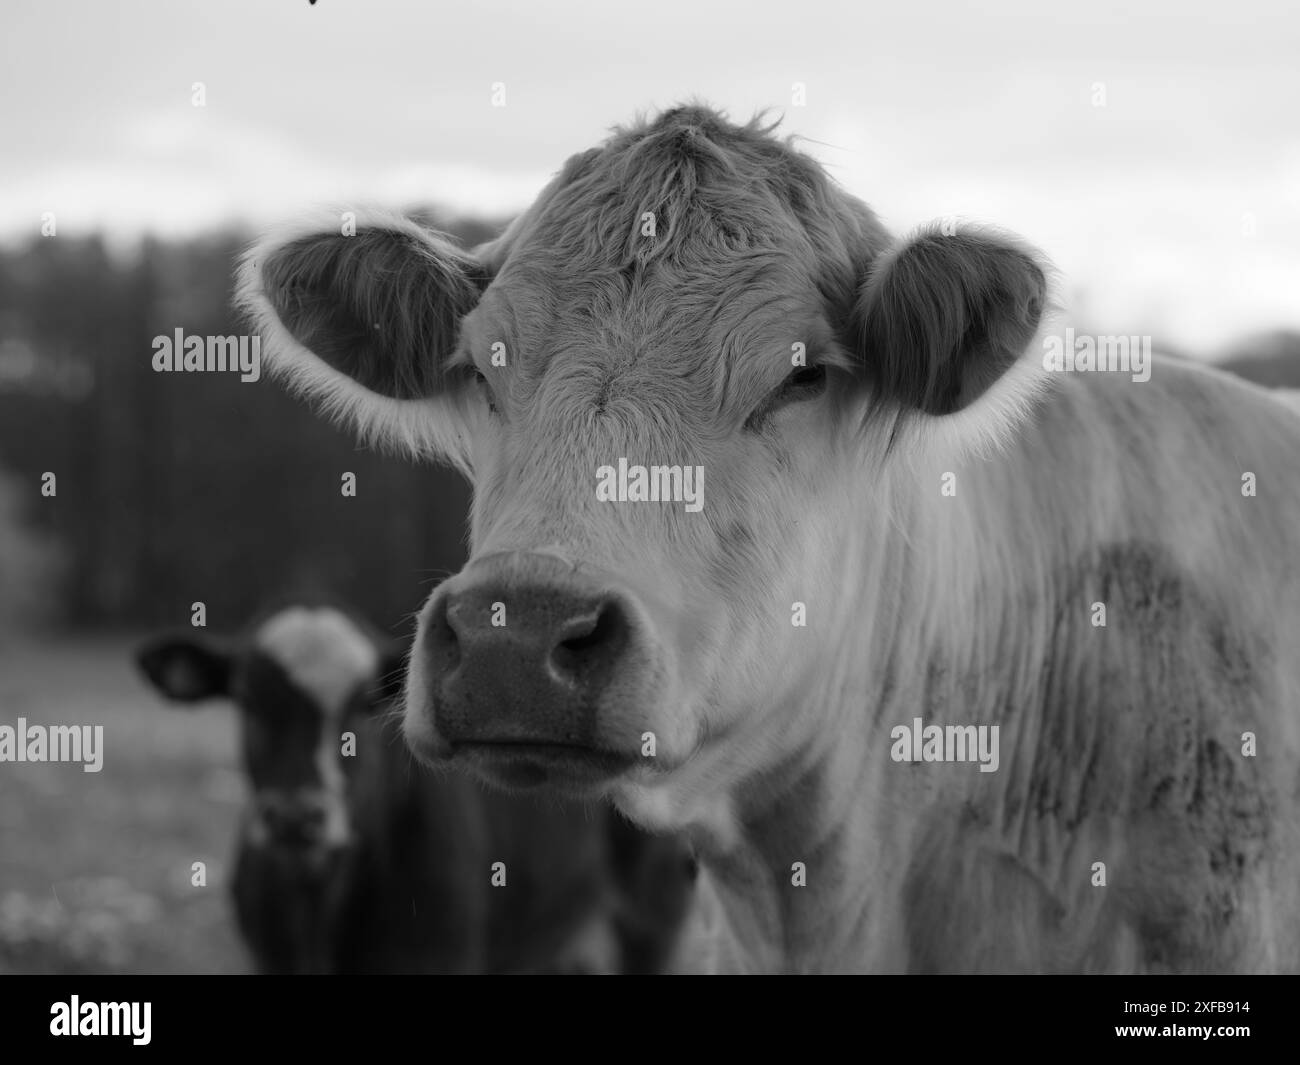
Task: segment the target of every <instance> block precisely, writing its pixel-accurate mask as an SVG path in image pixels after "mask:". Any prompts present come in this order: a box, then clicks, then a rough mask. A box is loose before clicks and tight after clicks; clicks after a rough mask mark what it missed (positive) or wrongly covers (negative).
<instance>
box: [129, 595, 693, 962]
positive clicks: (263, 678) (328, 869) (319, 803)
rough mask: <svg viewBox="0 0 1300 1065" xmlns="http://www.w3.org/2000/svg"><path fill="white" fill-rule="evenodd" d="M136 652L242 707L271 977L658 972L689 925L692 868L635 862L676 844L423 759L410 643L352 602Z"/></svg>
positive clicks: (182, 684) (249, 914)
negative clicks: (647, 876)
mask: <svg viewBox="0 0 1300 1065" xmlns="http://www.w3.org/2000/svg"><path fill="white" fill-rule="evenodd" d="M137 660H138V662H139V665H140V667H141V669H142V670H143V671H144V673H145V675H146V676H147V677H148V678H149V680H150V681H151V682H152V683H153V685H154V686H155V687H156V688H157V689H158V690H159V691H160V692H162V693H163V695H165V696H166V697H167V698H168V699H170V700H172V701H173V702H176V703H181V704H193V703H196V702H199V701H202V700H206V699H210V698H218V697H227V698H230V699H232V700H234V702H235V703H236V704H237V705H238V707H239V710H240V720H241V729H240V731H241V738H242V745H243V759H244V764H245V769H246V771H247V774H248V777H249V781H250V784H251V788H252V802H251V803H250V805H249V808H248V809H247V811H246V813H245V816H244V820H243V823H242V827H241V831H240V837H239V842H238V847H237V857H236V864H235V874H234V883H233V892H234V899H235V909H236V913H237V917H238V921H239V927H240V930H241V932H242V933H243V935H244V938H245V939H246V941H247V942H248V945H249V947H250V948H251V950H252V953H253V955H254V958H255V960H256V963H257V965H258V968H259V969H260V970H261V971H264V972H273V973H336V972H617V971H623V970H624V969H626V968H631V969H632V970H633V971H645V969H646V967H647V966H648V965H653V964H655V959H657V958H660V957H662V956H663V954H664V951H666V948H667V943H668V941H669V940H670V939H671V938H672V937H673V936H674V935H675V933H676V925H675V924H673V925H672V926H671V927H669V926H668V925H667V924H665V918H664V917H663V915H662V912H661V911H665V910H667V911H670V912H671V911H672V910H673V907H674V905H678V906H679V908H680V900H681V899H682V898H684V897H685V895H686V893H687V892H688V891H689V886H688V885H687V883H686V881H685V880H684V878H683V873H682V869H683V867H682V866H680V865H674V864H673V863H672V862H671V861H670V862H669V863H668V865H667V866H664V871H665V873H666V874H667V873H671V874H672V875H671V876H669V877H668V878H667V879H665V880H664V883H663V892H662V894H661V893H660V892H658V891H655V890H651V891H650V895H651V896H652V897H647V896H646V891H647V888H646V887H645V885H644V875H641V876H640V880H639V881H638V885H637V888H636V890H634V891H629V890H627V887H628V886H630V885H629V881H628V877H627V875H626V871H627V870H629V869H632V868H639V867H641V866H644V865H645V864H646V863H647V861H648V862H649V863H650V864H652V865H662V864H663V863H662V858H656V857H654V856H655V855H662V854H663V853H664V851H665V848H673V847H676V846H677V844H675V843H674V842H672V841H663V840H658V841H651V840H649V838H648V837H641V838H639V839H638V838H628V837H627V830H626V829H624V828H623V827H620V826H615V825H613V824H612V818H611V815H609V814H607V813H606V812H605V811H604V810H601V809H582V808H578V807H575V806H572V805H564V804H560V803H556V802H554V801H550V802H547V803H545V804H538V803H534V802H529V801H525V800H522V799H515V798H513V797H510V796H506V795H501V794H492V793H487V792H484V791H483V790H482V789H481V788H480V787H479V786H478V785H477V784H475V783H474V782H473V781H471V780H469V779H467V778H461V777H459V776H443V775H437V774H433V773H431V772H429V771H427V770H423V769H421V768H419V767H418V766H417V765H416V764H415V763H414V761H413V760H412V758H411V757H410V755H409V754H408V752H407V749H406V747H405V745H404V744H403V743H402V742H401V738H400V735H399V732H398V729H397V723H396V721H394V720H391V719H390V717H389V715H387V714H385V713H384V712H383V711H384V709H385V707H386V706H387V704H388V702H389V700H390V699H391V698H392V697H393V696H394V695H395V694H396V693H397V691H398V690H399V689H400V684H401V673H402V649H401V648H398V647H396V646H390V645H389V643H388V641H386V640H385V639H384V638H383V637H381V636H379V635H378V634H377V633H375V632H373V631H371V630H370V629H369V628H368V627H367V626H366V625H365V624H364V623H363V622H361V621H359V620H358V619H355V618H353V617H351V616H349V615H348V614H347V613H346V612H344V611H341V610H338V609H335V608H332V607H325V608H308V607H304V606H293V607H290V608H288V609H283V610H280V611H278V612H276V613H274V614H272V615H270V616H269V617H268V618H266V619H265V620H263V621H262V622H261V623H260V624H258V625H256V626H255V627H254V628H253V631H252V633H251V635H250V636H248V637H246V638H241V639H236V640H231V641H228V642H220V641H216V640H212V639H209V638H206V637H199V636H196V635H194V634H192V633H185V634H183V635H178V636H175V637H162V638H158V639H155V640H152V641H150V642H149V643H148V644H146V645H145V646H144V647H142V648H141V649H140V650H139V652H138V655H137ZM633 831H635V830H633ZM615 863H617V864H615ZM674 898H675V899H677V900H678V902H677V903H674V902H671V901H669V900H670V899H674ZM647 937H649V938H647ZM655 937H660V938H661V939H662V940H663V947H662V948H661V946H660V945H659V943H658V941H657V940H656V938H655Z"/></svg>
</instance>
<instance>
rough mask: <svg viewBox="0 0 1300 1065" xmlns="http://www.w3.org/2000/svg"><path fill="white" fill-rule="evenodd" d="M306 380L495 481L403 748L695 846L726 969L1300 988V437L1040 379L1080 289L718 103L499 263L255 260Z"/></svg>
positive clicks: (276, 336) (486, 256)
mask: <svg viewBox="0 0 1300 1065" xmlns="http://www.w3.org/2000/svg"><path fill="white" fill-rule="evenodd" d="M239 285H240V294H241V300H242V303H243V305H244V306H245V307H246V308H247V309H248V310H249V311H250V312H251V314H252V315H253V316H254V318H255V319H256V321H257V323H258V326H259V328H260V330H261V334H262V337H263V340H264V348H265V349H267V350H268V351H269V352H270V357H271V360H272V362H273V366H272V369H273V370H274V371H275V372H277V373H279V374H280V375H281V376H282V377H284V378H285V379H287V381H288V382H289V383H290V385H292V386H293V387H295V388H296V389H298V390H300V391H302V392H304V393H306V394H307V395H308V396H310V397H313V398H315V399H317V400H319V401H321V402H322V403H323V404H324V405H325V406H326V407H327V408H328V409H329V410H330V412H331V413H333V414H335V415H337V416H340V417H342V418H345V419H348V420H350V421H352V422H353V423H355V424H356V425H357V426H358V427H359V428H360V429H361V430H362V432H363V434H364V435H365V436H366V437H368V438H370V439H380V440H384V441H387V442H390V443H393V444H397V445H399V446H402V447H404V448H406V449H408V450H409V451H411V452H412V453H415V454H420V455H435V454H436V455H438V456H441V457H443V458H446V459H449V460H450V461H452V462H455V463H457V464H458V465H459V466H460V467H461V468H462V469H463V470H465V471H466V473H467V474H468V475H469V476H470V477H472V479H473V482H474V485H475V489H476V493H475V501H474V508H473V515H472V526H471V536H472V545H473V553H472V557H471V558H470V561H469V563H468V564H467V565H466V566H465V568H464V569H463V570H462V571H461V572H460V573H459V574H457V575H456V576H454V577H452V578H451V579H449V580H447V581H446V582H445V583H444V584H443V585H442V586H441V587H439V588H438V589H437V590H436V591H435V592H434V593H433V594H432V595H431V596H430V598H429V601H428V603H427V604H426V606H425V608H424V610H423V612H422V615H421V618H420V632H419V636H418V639H417V643H416V648H415V651H414V653H413V656H412V661H411V666H410V673H409V679H408V687H407V702H406V716H405V731H406V735H407V738H408V741H409V742H410V743H411V745H412V746H413V747H414V749H415V750H416V751H417V752H418V753H419V754H420V755H421V756H422V757H424V758H425V759H427V760H429V761H432V762H436V763H440V764H450V765H453V766H461V767H465V768H468V769H470V770H472V771H474V772H476V773H477V774H479V775H481V776H483V777H485V778H487V779H489V780H492V781H495V782H497V783H500V784H503V785H506V786H511V787H530V786H533V785H537V784H542V783H548V784H550V785H553V786H556V787H560V788H563V789H567V790H570V791H576V792H580V793H583V794H599V795H604V796H607V797H609V798H611V799H612V800H613V802H615V803H616V804H617V805H618V806H619V807H620V808H621V809H622V810H623V811H625V812H626V813H627V814H629V815H630V816H631V817H632V818H634V819H636V820H638V821H639V822H641V823H643V824H646V825H650V826H654V827H660V828H675V829H677V828H679V829H684V830H686V831H687V832H689V833H690V834H691V836H692V838H693V839H694V841H695V845H696V848H697V852H698V854H699V857H700V860H701V863H702V867H703V880H702V890H703V892H704V897H705V901H706V903H707V904H706V905H704V906H702V907H701V910H700V914H699V918H700V926H701V927H700V932H699V938H697V941H696V946H697V948H698V950H697V952H696V956H695V961H696V962H697V963H698V964H699V965H701V966H703V967H706V968H709V969H715V970H729V971H790V972H828V971H864V970H877V971H878V970H884V971H904V970H908V971H930V970H957V971H976V970H993V971H1026V970H1027V971H1062V970H1087V971H1125V972H1128V971H1167V970H1180V971H1184V970H1197V971H1201V970H1214V971H1225V970H1284V969H1296V968H1297V967H1298V966H1300V838H1298V835H1297V806H1298V802H1300V800H1298V799H1297V770H1296V766H1297V765H1298V764H1300V712H1298V710H1297V707H1300V655H1297V654H1296V653H1295V651H1294V648H1293V647H1292V643H1293V640H1294V633H1295V632H1296V631H1297V630H1298V629H1300V422H1297V420H1296V419H1295V418H1294V416H1293V415H1292V414H1291V413H1289V412H1288V411H1285V410H1284V409H1283V408H1282V406H1281V405H1280V404H1278V403H1277V402H1276V401H1274V400H1272V399H1270V398H1268V397H1267V396H1266V395H1265V394H1264V393H1263V392H1261V391H1260V390H1258V389H1255V388H1252V387H1251V386H1248V385H1245V384H1242V383H1239V382H1236V381H1234V380H1231V379H1230V378H1228V377H1226V376H1224V375H1221V374H1218V373H1215V372H1213V371H1209V370H1204V369H1199V368H1196V367H1193V366H1187V365H1180V364H1178V363H1175V362H1166V361H1160V360H1157V361H1156V362H1155V364H1154V367H1153V368H1152V372H1151V374H1150V380H1146V381H1140V380H1135V378H1136V377H1137V376H1138V375H1135V374H1130V373H1123V372H1103V371H1097V370H1091V371H1090V370H1088V369H1087V365H1088V364H1087V363H1086V362H1085V361H1083V360H1080V361H1078V362H1077V363H1076V362H1075V361H1074V360H1072V362H1071V364H1072V365H1076V371H1075V372H1067V373H1049V372H1047V370H1046V369H1045V368H1044V365H1045V363H1044V353H1045V352H1046V351H1050V350H1051V345H1052V343H1053V341H1052V337H1053V336H1055V335H1056V334H1055V333H1051V334H1050V335H1049V330H1051V329H1053V328H1054V327H1053V325H1052V323H1051V322H1050V321H1049V320H1048V319H1047V317H1046V313H1045V312H1046V309H1047V308H1048V307H1049V305H1050V297H1049V292H1048V272H1047V271H1046V269H1045V268H1044V266H1043V264H1042V263H1041V261H1040V260H1039V259H1038V257H1037V256H1036V254H1035V253H1033V252H1032V251H1031V250H1029V249H1027V248H1026V247H1024V246H1023V245H1021V244H1019V243H1018V242H1016V241H1013V240H1011V239H1009V238H1007V237H1004V236H1000V235H998V234H996V233H993V232H991V231H983V230H977V229H971V228H968V227H964V226H963V227H958V228H956V230H955V231H953V230H950V229H942V228H940V229H929V230H925V231H923V232H921V233H920V234H918V235H916V236H913V237H912V238H910V239H906V240H898V239H895V238H894V237H892V236H891V235H890V234H889V233H888V232H887V231H886V230H885V229H884V228H883V227H882V226H881V225H880V223H879V222H878V221H877V220H876V218H875V216H874V215H873V214H872V213H871V211H870V210H868V209H867V208H866V207H865V206H864V205H863V204H861V203H860V202H859V201H857V200H855V199H854V198H852V197H851V196H849V195H847V194H846V193H844V192H843V191H842V190H840V189H839V188H837V187H836V186H835V185H834V184H833V183H832V182H831V181H830V180H829V179H828V178H827V177H826V176H825V174H824V173H823V172H822V170H821V169H820V168H819V167H818V166H817V165H816V164H815V163H814V162H813V161H812V160H811V159H809V158H807V157H805V156H803V155H801V154H800V153H798V152H797V151H795V150H794V149H792V148H791V147H790V146H789V145H788V144H787V143H786V142H784V141H782V140H778V139H777V138H775V137H773V136H772V135H771V132H770V130H769V129H764V128H761V127H759V126H758V125H756V124H754V123H751V124H749V125H746V126H735V125H732V124H730V123H728V122H727V121H725V120H724V119H722V118H721V117H720V116H718V115H717V114H716V113H714V112H712V111H709V110H707V109H704V108H699V107H688V108H679V109H676V110H673V111H670V112H668V113H666V114H663V115H662V116H660V117H658V118H657V119H655V120H653V121H650V122H643V123H638V124H636V125H634V126H632V127H630V128H627V129H624V130H621V131H619V132H617V133H616V134H615V135H614V136H613V137H612V138H611V139H610V140H609V141H608V142H607V143H606V144H604V145H603V146H601V147H599V148H597V149H594V150H592V151H588V152H585V153H582V154H580V155H577V156H575V157H574V158H572V159H571V160H570V161H569V162H568V163H567V164H566V165H565V167H564V168H563V170H562V171H561V173H560V174H559V175H558V176H557V177H556V178H555V180H554V181H553V182H552V183H551V184H550V185H549V186H548V187H547V189H546V190H545V191H544V192H543V193H542V195H541V197H540V198H539V200H538V201H537V203H536V204H535V205H534V206H533V207H532V208H531V209H529V210H528V211H527V212H525V213H524V214H523V215H522V216H521V217H520V218H519V219H518V220H517V221H516V222H515V223H514V224H513V225H512V226H511V227H510V228H509V229H508V230H507V231H506V232H505V233H504V234H503V235H502V237H501V238H500V239H499V240H497V241H495V242H494V243H492V244H490V245H488V246H486V247H484V248H481V249H478V250H477V251H475V252H473V253H470V252H466V251H462V250H459V249H457V248H455V247H453V246H451V245H450V244H449V243H447V242H446V241H444V240H443V239H441V238H439V237H437V236H434V235H432V234H430V233H428V232H426V231H425V230H423V229H421V228H419V227H417V226H415V225H414V224H412V223H410V222H407V221H404V220H400V219H394V218H390V217H385V216H362V218H361V225H360V228H359V229H358V231H357V233H356V235H355V236H342V235H340V234H339V231H338V219H337V218H331V217H326V218H325V219H323V220H316V221H309V222H307V223H305V224H303V225H299V226H296V227H293V228H291V229H289V230H286V231H284V232H281V233H277V234H273V235H271V236H270V237H268V238H267V239H266V240H264V241H262V242H261V243H259V244H258V245H257V247H255V248H254V249H253V250H252V251H251V252H250V254H249V255H248V257H247V259H246V260H245V262H244V264H243V266H242V269H241V274H240V279H239Z"/></svg>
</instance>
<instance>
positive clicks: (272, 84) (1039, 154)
mask: <svg viewBox="0 0 1300 1065" xmlns="http://www.w3.org/2000/svg"><path fill="white" fill-rule="evenodd" d="M1294 10H1295V5H1293V4H1291V3H1288V2H1276V3H1270V2H1265V0H1252V2H1231V3H1222V4H1212V5H1211V4H1201V3H1174V2H1167V3H1165V2H1161V3H1141V2H1128V3H1114V4H1111V3H1100V2H1095V0H1087V2H1073V3H1069V4H1061V3H1046V2H1043V0H1035V2H1023V3H1002V4H999V3H997V2H996V0H988V2H981V3H978V4H970V5H969V6H966V5H961V6H958V5H956V4H952V3H944V4H938V3H936V4H926V3H917V2H913V0H907V2H905V3H891V4H887V5H875V4H870V3H865V2H862V0H841V2H839V3H822V2H816V0H747V2H743V3H718V2H710V0H689V2H682V0H659V2H654V3H645V4H635V5H628V4H622V3H617V2H616V0H602V2H581V0H564V2H545V0H534V2H532V3H529V2H518V0H494V2H490V3H479V2H470V0H462V2H459V3H437V2H427V0H426V2H417V0H319V2H318V3H316V4H315V5H314V6H313V5H309V4H308V2H307V0H202V2H198V0H156V2H134V3H133V2H125V0H117V2H114V3H102V2H98V0H64V2H59V3H56V2H52V0H4V7H3V13H2V14H0V60H2V61H0V240H7V241H13V240H15V239H26V238H27V237H29V236H30V235H32V234H34V233H36V232H38V231H39V226H40V218H41V214H42V212H46V211H53V212H55V214H56V217H57V220H58V227H59V234H60V235H66V234H80V233H84V232H89V231H93V230H95V229H104V230H106V231H108V232H110V233H111V234H113V235H114V236H116V237H119V238H130V237H132V236H134V235H137V234H139V233H140V232H142V231H153V232H157V233H161V234H168V235H174V234H189V233H195V232H199V231H202V230H203V229H206V228H209V227H211V226H214V225H216V224H218V223H221V222H226V221H241V222H246V223H250V224H256V225H260V224H264V223H266V222H269V221H272V220H277V219H280V218H283V217H286V216H292V215H294V214H296V213H299V212H301V211H303V210H304V209H307V208H309V207H311V206H312V205H315V204H318V203H322V202H327V203H343V204H351V203H356V202H362V201H364V202H387V203H393V204H395V205H398V206H402V205H414V204H418V203H433V204H441V205H443V206H444V207H446V208H448V209H451V210H453V211H456V212H461V213H467V214H487V215H497V216H504V215H508V214H510V213H511V212H513V211H514V210H516V209H518V208H519V207H520V206H522V205H524V204H526V203H527V202H528V201H529V200H530V199H531V198H532V197H533V196H534V195H535V194H536V192H537V191H538V189H539V188H540V187H541V186H542V184H543V183H544V182H545V181H546V179H547V177H548V176H549V175H550V174H551V173H552V172H554V171H555V170H556V169H558V167H559V166H560V165H561V164H562V163H563V161H564V159H565V158H566V157H567V156H568V155H570V154H572V153H573V152H575V151H578V150H580V149H582V148H585V147H588V146H590V145H591V144H594V143H595V142H596V141H598V140H599V139H600V138H601V137H602V136H603V135H604V132H605V131H606V130H607V129H608V128H609V127H610V126H612V125H614V124H617V123H620V122H624V121H627V120H628V119H630V118H631V117H632V116H633V114H634V113H635V112H637V111H638V110H653V109H656V108H660V107H664V106H668V105H671V104H673V103H675V102H678V101H681V100H684V99H689V98H691V97H698V98H701V99H704V100H707V101H709V102H711V103H713V104H715V105H717V106H719V107H723V108H725V109H726V110H728V111H729V112H730V113H731V115H732V116H733V117H735V118H748V117H749V116H750V114H752V113H753V112H754V111H755V110H758V109H761V108H768V107H770V108H773V109H775V110H776V111H777V112H778V113H783V114H784V115H785V123H784V128H785V129H786V130H787V131H788V132H793V133H798V134H801V135H803V136H805V137H807V138H808V141H807V142H806V143H805V148H806V149H807V150H809V151H810V152H812V153H813V154H814V155H816V156H817V157H818V158H819V159H821V160H822V161H823V162H824V163H825V165H826V166H827V167H828V168H829V170H830V171H831V172H832V173H833V174H834V175H835V177H836V178H837V179H838V180H839V181H840V182H842V183H843V184H844V185H845V186H847V187H848V188H849V189H851V190H852V191H853V192H855V193H857V194H858V195H860V196H862V197H863V198H865V199H866V200H867V201H868V202H869V203H871V204H872V206H873V207H875V208H876V210H877V212H878V213H879V214H880V215H881V217H882V218H883V219H884V220H885V222H886V223H887V224H888V225H889V226H891V228H893V229H894V230H895V231H897V232H902V231H905V230H907V229H908V228H910V227H912V226H914V225H916V224H917V223H919V222H922V221H924V220H927V219H931V218H935V217H940V216H947V215H955V216H957V217H959V218H971V219H978V220H982V221H991V222H996V223H998V224H1001V225H1003V226H1006V227H1008V228H1010V229H1014V230H1016V231H1018V232H1020V233H1021V234H1022V235H1024V236H1025V237H1026V238H1027V239H1029V240H1030V241H1032V242H1033V243H1035V244H1037V245H1039V246H1040V247H1041V248H1043V249H1044V250H1045V251H1046V252H1047V253H1048V255H1049V256H1051V258H1052V259H1054V261H1055V262H1056V263H1057V265H1058V266H1059V267H1060V268H1061V270H1062V273H1063V276H1064V278H1065V282H1066V296H1067V298H1068V299H1069V300H1070V302H1071V303H1072V305H1073V307H1074V309H1075V312H1076V313H1075V315H1074V317H1075V318H1076V320H1083V319H1086V320H1087V321H1088V323H1090V324H1091V325H1092V328H1094V329H1096V330H1097V331H1100V332H1152V333H1154V334H1155V335H1156V337H1157V341H1158V342H1160V341H1165V342H1169V343H1175V344H1178V345H1183V346H1188V347H1191V348H1193V349H1195V350H1199V351H1206V350H1209V349H1211V348H1214V347H1216V346H1217V345H1219V344H1221V343H1223V342H1225V341H1228V340H1230V339H1232V338H1234V337H1237V336H1240V335H1242V334H1245V333H1250V332H1254V331H1259V330H1265V329H1270V328H1275V327H1280V326H1290V327H1295V328H1300V117H1298V115H1297V112H1298V110H1300V15H1297V14H1295V13H1293V12H1294ZM195 82H202V83H203V85H204V91H205V93H206V106H203V107H196V106H193V104H192V86H193V84H194V83H195ZM498 82H500V83H504V86H505V101H506V106H504V107H494V106H492V88H493V84H494V83H498ZM796 82H801V83H803V84H804V85H805V86H806V104H804V105H803V106H796V105H795V102H794V99H793V97H792V86H793V85H794V84H795V83H796ZM1103 94H1104V98H1103ZM1099 103H1100V104H1102V106H1098V104H1099Z"/></svg>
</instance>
